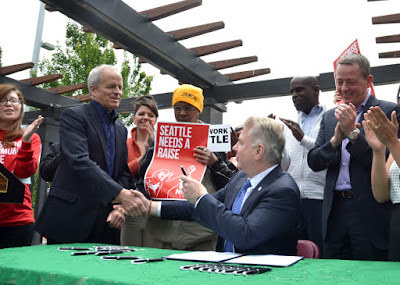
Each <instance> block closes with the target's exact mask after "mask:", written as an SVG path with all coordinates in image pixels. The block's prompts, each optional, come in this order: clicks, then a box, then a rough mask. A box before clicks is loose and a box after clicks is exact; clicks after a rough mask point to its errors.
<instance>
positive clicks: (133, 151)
mask: <svg viewBox="0 0 400 285" xmlns="http://www.w3.org/2000/svg"><path fill="white" fill-rule="evenodd" d="M133 114H134V117H133V121H134V122H135V125H136V127H135V128H133V129H132V131H131V137H130V138H128V140H127V142H126V143H127V146H128V166H129V170H130V172H131V177H133V176H135V174H136V172H137V171H138V170H139V166H140V163H141V160H142V158H143V157H144V155H145V154H146V151H147V149H148V148H149V146H150V145H151V144H152V143H153V140H154V124H155V123H156V122H157V118H158V108H157V103H156V102H155V101H154V98H153V97H152V96H150V95H144V96H141V97H138V98H137V99H136V101H135V106H134V110H133ZM146 221H147V218H144V217H137V218H133V217H126V220H125V225H124V226H123V227H122V229H121V244H122V245H133V246H143V242H144V239H148V238H149V237H145V236H147V235H146V233H145V226H146Z"/></svg>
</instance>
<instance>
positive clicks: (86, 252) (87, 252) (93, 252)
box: [71, 250, 97, 255]
mask: <svg viewBox="0 0 400 285" xmlns="http://www.w3.org/2000/svg"><path fill="white" fill-rule="evenodd" d="M96 252H97V251H94V250H90V251H74V252H71V255H88V254H95V253H96Z"/></svg>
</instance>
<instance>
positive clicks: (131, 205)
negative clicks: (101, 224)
mask: <svg viewBox="0 0 400 285" xmlns="http://www.w3.org/2000/svg"><path fill="white" fill-rule="evenodd" d="M113 202H116V203H120V204H118V205H114V209H115V210H119V211H121V212H123V213H124V214H125V215H128V216H132V217H142V216H148V215H149V214H150V208H151V200H148V199H147V198H146V197H145V196H144V195H143V194H142V193H141V192H139V191H137V190H132V189H131V190H127V189H122V190H121V192H119V194H118V196H117V197H116V199H115V200H114V201H113Z"/></svg>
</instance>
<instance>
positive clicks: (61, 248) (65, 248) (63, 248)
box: [58, 247, 90, 251]
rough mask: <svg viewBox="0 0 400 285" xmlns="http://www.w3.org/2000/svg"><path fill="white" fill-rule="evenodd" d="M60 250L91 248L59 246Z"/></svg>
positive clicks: (84, 248) (85, 248)
mask: <svg viewBox="0 0 400 285" xmlns="http://www.w3.org/2000/svg"><path fill="white" fill-rule="evenodd" d="M58 250H60V251H63V250H90V248H87V247H59V248H58Z"/></svg>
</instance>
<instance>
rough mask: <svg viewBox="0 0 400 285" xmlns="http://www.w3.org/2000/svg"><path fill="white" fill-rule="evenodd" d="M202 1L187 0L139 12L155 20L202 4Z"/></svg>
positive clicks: (150, 19)
mask: <svg viewBox="0 0 400 285" xmlns="http://www.w3.org/2000/svg"><path fill="white" fill-rule="evenodd" d="M201 2H202V1H201V0H186V1H181V2H176V3H172V4H169V5H165V6H160V7H157V8H153V9H149V10H145V11H142V12H139V14H141V15H143V16H145V17H146V18H147V20H149V21H155V20H159V19H162V18H165V17H168V16H171V15H174V14H177V13H180V12H183V11H186V10H189V9H192V8H194V7H197V6H200V5H201Z"/></svg>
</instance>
